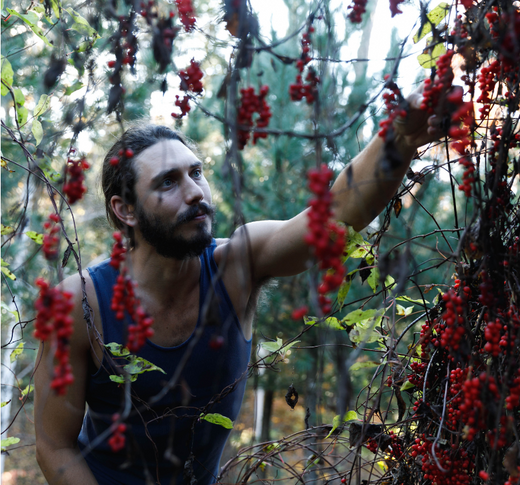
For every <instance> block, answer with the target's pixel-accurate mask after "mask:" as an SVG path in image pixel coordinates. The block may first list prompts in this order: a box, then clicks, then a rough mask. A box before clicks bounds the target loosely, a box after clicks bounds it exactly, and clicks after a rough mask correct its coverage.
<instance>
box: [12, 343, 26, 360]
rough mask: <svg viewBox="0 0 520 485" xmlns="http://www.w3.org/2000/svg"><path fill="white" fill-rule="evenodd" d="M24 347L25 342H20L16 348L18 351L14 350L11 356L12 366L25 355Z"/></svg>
mask: <svg viewBox="0 0 520 485" xmlns="http://www.w3.org/2000/svg"><path fill="white" fill-rule="evenodd" d="M23 346H24V342H20V343H19V344H18V345H17V346H16V349H14V350H13V351H12V352H11V355H10V356H9V359H10V360H11V364H12V363H13V362H14V361H15V360H16V359H17V358H18V356H19V355H22V354H23Z"/></svg>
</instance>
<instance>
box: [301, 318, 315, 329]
mask: <svg viewBox="0 0 520 485" xmlns="http://www.w3.org/2000/svg"><path fill="white" fill-rule="evenodd" d="M316 320H318V318H317V317H309V316H305V317H303V323H305V325H316V327H317V326H318V324H317V323H316Z"/></svg>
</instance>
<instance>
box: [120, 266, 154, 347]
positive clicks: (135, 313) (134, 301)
mask: <svg viewBox="0 0 520 485" xmlns="http://www.w3.org/2000/svg"><path fill="white" fill-rule="evenodd" d="M111 310H112V311H113V312H115V314H116V318H117V319H118V320H123V319H124V318H125V314H126V313H127V314H128V315H129V317H130V318H131V323H129V324H128V327H127V331H128V336H127V347H128V349H129V350H130V352H137V351H138V350H139V349H140V348H141V347H142V346H143V345H144V344H145V343H146V339H147V338H150V337H151V336H152V335H153V333H154V332H153V329H152V328H151V326H152V325H153V319H152V317H150V316H149V315H147V313H146V312H145V311H144V309H143V307H142V306H141V304H140V302H139V299H138V298H136V296H135V283H134V282H133V281H132V279H131V278H130V277H129V276H128V275H127V274H126V269H125V268H123V269H122V270H121V272H120V273H119V274H118V276H117V279H116V283H115V284H114V288H113V294H112V302H111Z"/></svg>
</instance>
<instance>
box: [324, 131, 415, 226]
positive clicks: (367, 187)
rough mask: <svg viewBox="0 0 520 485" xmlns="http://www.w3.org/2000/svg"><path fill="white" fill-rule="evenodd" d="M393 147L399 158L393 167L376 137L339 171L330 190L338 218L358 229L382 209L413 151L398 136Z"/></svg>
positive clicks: (406, 167)
mask: <svg viewBox="0 0 520 485" xmlns="http://www.w3.org/2000/svg"><path fill="white" fill-rule="evenodd" d="M394 147H395V150H396V153H395V154H394V155H398V156H399V157H400V159H401V160H400V163H398V164H395V166H394V164H392V163H391V162H390V161H389V160H388V159H387V158H386V157H387V156H386V154H385V146H384V140H383V139H382V138H381V137H379V136H376V137H374V139H373V140H372V141H371V142H370V143H369V144H368V146H367V147H366V148H365V149H364V150H363V151H362V152H361V153H360V154H359V155H358V156H357V157H356V158H355V159H354V160H353V161H352V163H350V164H349V166H347V168H346V169H345V170H343V172H341V174H340V175H339V177H338V178H337V180H336V182H335V183H334V185H333V186H332V190H331V192H332V193H333V194H334V210H335V217H336V218H337V219H338V220H341V221H344V222H345V223H347V224H349V225H351V226H352V227H353V228H354V229H355V230H361V229H363V228H364V227H366V226H367V225H368V224H370V222H371V221H372V220H374V219H375V217H376V216H377V215H378V214H379V213H380V212H381V211H382V210H383V209H384V208H385V206H386V204H387V203H388V201H389V200H390V199H391V198H392V197H393V196H394V194H395V192H396V190H397V189H398V188H399V185H400V183H401V181H402V180H403V177H404V176H405V174H406V171H407V170H408V167H409V165H410V162H411V160H412V157H413V155H414V153H415V151H416V149H415V148H412V147H409V146H408V145H407V144H406V143H405V142H404V141H402V140H401V139H399V138H397V139H396V142H395V145H394Z"/></svg>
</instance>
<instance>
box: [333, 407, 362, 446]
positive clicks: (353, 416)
mask: <svg viewBox="0 0 520 485" xmlns="http://www.w3.org/2000/svg"><path fill="white" fill-rule="evenodd" d="M357 419H358V415H357V413H356V411H348V412H347V413H346V414H345V416H343V419H341V416H340V415H339V414H338V415H337V416H334V418H333V419H332V429H331V430H330V432H329V434H328V435H327V436H325V439H327V438H328V437H329V436H330V435H331V434H332V433H334V431H336V430H337V429H338V428H339V426H340V425H341V424H342V423H346V422H347V421H356V420H357Z"/></svg>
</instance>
